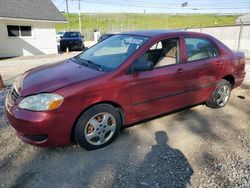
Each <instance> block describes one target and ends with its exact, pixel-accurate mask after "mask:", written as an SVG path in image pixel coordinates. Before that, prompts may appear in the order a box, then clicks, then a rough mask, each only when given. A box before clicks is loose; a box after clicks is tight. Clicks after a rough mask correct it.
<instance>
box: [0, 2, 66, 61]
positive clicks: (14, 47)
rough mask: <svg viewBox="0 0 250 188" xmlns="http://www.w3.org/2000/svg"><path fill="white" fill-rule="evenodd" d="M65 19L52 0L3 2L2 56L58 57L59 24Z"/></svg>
mask: <svg viewBox="0 0 250 188" xmlns="http://www.w3.org/2000/svg"><path fill="white" fill-rule="evenodd" d="M65 22H66V20H65V18H64V17H63V15H62V14H61V13H60V12H59V11H58V9H57V8H56V7H55V5H54V4H53V3H52V2H51V0H21V1H20V0H11V1H10V0H0V57H14V56H27V55H40V54H56V53H58V52H57V42H56V31H55V24H56V23H65Z"/></svg>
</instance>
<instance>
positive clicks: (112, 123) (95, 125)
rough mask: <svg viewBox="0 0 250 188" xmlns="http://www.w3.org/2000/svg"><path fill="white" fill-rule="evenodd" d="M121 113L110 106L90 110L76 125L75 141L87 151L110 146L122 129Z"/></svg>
mask: <svg viewBox="0 0 250 188" xmlns="http://www.w3.org/2000/svg"><path fill="white" fill-rule="evenodd" d="M121 123H122V121H121V116H120V113H119V111H118V110H117V109H116V108H114V107H113V106H111V105H109V104H100V105H96V106H94V107H92V108H90V109H88V110H87V111H86V112H85V113H83V114H82V116H81V117H80V118H79V120H78V121H77V123H76V126H75V130H74V139H75V141H76V143H77V144H79V145H80V146H81V147H83V148H85V149H87V150H93V149H99V148H102V147H104V146H106V145H108V144H110V143H111V142H112V141H113V140H114V139H115V138H116V136H117V135H118V134H119V130H120V127H121Z"/></svg>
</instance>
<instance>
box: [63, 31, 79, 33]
mask: <svg viewBox="0 0 250 188" xmlns="http://www.w3.org/2000/svg"><path fill="white" fill-rule="evenodd" d="M64 33H80V32H79V31H65V32H64Z"/></svg>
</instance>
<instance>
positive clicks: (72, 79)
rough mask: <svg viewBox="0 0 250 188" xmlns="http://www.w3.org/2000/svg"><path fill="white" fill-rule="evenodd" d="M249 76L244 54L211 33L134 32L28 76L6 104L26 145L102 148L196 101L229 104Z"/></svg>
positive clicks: (19, 80) (43, 67)
mask: <svg viewBox="0 0 250 188" xmlns="http://www.w3.org/2000/svg"><path fill="white" fill-rule="evenodd" d="M244 76H245V58H244V55H243V54H242V53H240V52H233V51H232V50H230V49H229V48H228V47H226V46H225V45H224V44H222V43H221V42H219V41H218V40H217V39H215V38H213V37H211V36H208V35H205V34H200V33H193V32H182V31H134V32H127V33H122V34H118V35H115V36H113V37H111V38H108V39H106V40H104V41H103V42H101V43H98V44H96V45H95V46H93V47H91V48H89V49H88V50H86V51H85V52H83V53H81V54H80V55H78V56H76V57H74V58H71V59H69V60H66V61H63V62H60V63H57V64H52V65H46V66H41V67H37V68H34V69H32V70H30V71H28V72H26V73H25V74H24V75H22V76H21V77H20V78H18V79H17V80H16V81H15V83H14V84H13V87H12V90H11V91H10V92H9V94H8V95H7V97H6V104H5V106H6V113H7V117H8V119H9V122H10V124H11V125H12V126H13V127H14V128H15V129H16V131H17V135H18V136H19V138H20V139H22V140H23V141H25V142H27V143H30V144H33V145H37V146H58V145H65V144H69V143H71V142H72V141H75V142H76V143H77V144H79V145H80V146H82V147H83V148H86V149H98V148H101V147H103V146H106V145H108V144H109V143H111V142H112V141H113V140H114V139H115V137H116V136H117V135H118V133H119V130H120V129H121V127H122V126H126V125H131V124H135V123H136V122H139V121H141V120H145V119H148V118H151V117H154V116H157V115H160V114H164V113H166V112H170V111H173V110H176V109H180V108H183V107H186V106H189V105H194V104H200V103H206V104H207V105H208V106H209V107H213V108H219V107H224V106H225V105H226V103H227V102H228V99H229V97H230V92H231V90H232V89H234V88H236V87H237V86H239V85H241V83H242V81H243V79H244Z"/></svg>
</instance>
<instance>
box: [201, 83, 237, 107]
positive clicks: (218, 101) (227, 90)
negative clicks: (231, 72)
mask: <svg viewBox="0 0 250 188" xmlns="http://www.w3.org/2000/svg"><path fill="white" fill-rule="evenodd" d="M231 90H232V88H231V84H230V82H229V81H227V80H224V79H223V80H221V81H220V82H219V83H218V84H217V86H216V88H215V90H214V92H213V94H212V96H211V97H210V99H209V100H208V101H206V104H207V106H209V107H211V108H222V107H224V106H226V104H227V102H228V100H229V98H230V95H231Z"/></svg>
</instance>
